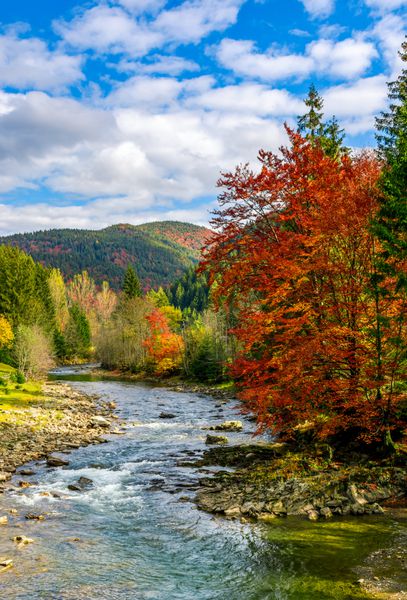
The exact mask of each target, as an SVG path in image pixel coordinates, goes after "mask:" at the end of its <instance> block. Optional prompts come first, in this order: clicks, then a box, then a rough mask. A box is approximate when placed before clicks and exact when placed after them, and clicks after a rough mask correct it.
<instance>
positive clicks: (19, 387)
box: [0, 363, 44, 424]
mask: <svg viewBox="0 0 407 600" xmlns="http://www.w3.org/2000/svg"><path fill="white" fill-rule="evenodd" d="M13 373H16V369H14V368H13V367H11V366H10V365H6V364H4V363H0V377H1V378H2V379H3V380H4V382H5V385H2V386H0V424H1V423H21V422H22V421H24V420H25V415H24V412H26V411H27V412H26V416H27V418H28V417H29V416H32V415H31V408H33V407H34V406H35V405H36V404H38V403H40V402H43V400H44V397H43V395H42V383H40V382H37V381H27V382H25V383H14V382H12V381H10V375H12V374H13Z"/></svg>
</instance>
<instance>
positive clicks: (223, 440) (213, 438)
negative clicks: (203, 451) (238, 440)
mask: <svg viewBox="0 0 407 600" xmlns="http://www.w3.org/2000/svg"><path fill="white" fill-rule="evenodd" d="M228 441H229V440H228V438H227V437H226V436H224V435H210V434H209V433H208V435H207V436H206V439H205V444H207V445H208V446H209V445H216V446H219V445H222V444H227V443H228Z"/></svg>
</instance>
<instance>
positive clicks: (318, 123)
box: [297, 83, 324, 140]
mask: <svg viewBox="0 0 407 600" xmlns="http://www.w3.org/2000/svg"><path fill="white" fill-rule="evenodd" d="M304 104H305V106H307V107H308V109H309V110H308V112H307V113H305V114H304V115H302V116H300V117H298V118H297V124H298V131H299V132H300V133H302V134H303V135H304V136H305V137H307V138H309V139H310V140H314V139H316V138H320V137H321V136H322V134H323V131H324V124H323V121H322V117H323V115H324V113H323V112H322V109H323V106H324V101H323V99H322V97H321V96H320V95H319V93H318V91H317V89H316V87H315V85H314V84H313V83H312V84H311V85H310V88H309V91H308V96H307V97H306V98H305V100H304Z"/></svg>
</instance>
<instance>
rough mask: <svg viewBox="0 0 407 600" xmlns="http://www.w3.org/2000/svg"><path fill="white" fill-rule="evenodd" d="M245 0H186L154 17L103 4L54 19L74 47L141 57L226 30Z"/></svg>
mask: <svg viewBox="0 0 407 600" xmlns="http://www.w3.org/2000/svg"><path fill="white" fill-rule="evenodd" d="M245 1H246V0H186V1H184V2H183V3H182V4H180V5H178V6H176V7H174V8H171V9H168V10H162V11H161V12H159V14H158V15H157V16H156V18H155V19H153V20H150V21H146V20H145V19H141V18H137V15H130V14H129V13H128V12H127V11H126V10H124V9H123V8H121V7H119V6H108V5H105V4H101V5H97V6H94V7H93V8H90V9H88V10H84V11H83V12H82V13H80V14H79V15H77V16H76V17H75V18H74V19H73V20H71V21H56V22H54V29H55V31H56V32H57V33H58V34H59V35H60V36H61V37H62V38H63V39H64V40H65V42H66V43H68V44H69V45H70V46H71V47H73V48H77V49H83V50H85V49H89V50H94V51H95V52H97V53H100V54H104V53H111V54H121V53H124V54H130V55H131V56H132V57H139V56H143V55H145V54H147V53H148V52H149V51H150V50H152V49H153V48H159V47H162V46H164V45H165V44H168V43H176V44H186V43H197V42H199V41H200V40H201V39H202V38H204V37H206V36H207V35H208V34H210V33H211V32H213V31H224V30H225V29H226V28H227V27H229V26H230V25H232V24H233V23H235V22H236V20H237V15H238V12H239V8H240V6H241V5H242V4H243V2H245ZM121 4H126V6H127V7H128V8H130V5H132V6H133V8H134V7H136V6H139V7H140V8H141V5H140V3H137V2H135V1H130V0H127V1H126V0H124V1H122V2H121ZM150 4H151V3H150ZM157 6H158V4H157Z"/></svg>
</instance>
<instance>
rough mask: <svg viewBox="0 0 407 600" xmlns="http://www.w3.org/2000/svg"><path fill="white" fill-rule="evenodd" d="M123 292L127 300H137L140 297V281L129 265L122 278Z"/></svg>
mask: <svg viewBox="0 0 407 600" xmlns="http://www.w3.org/2000/svg"><path fill="white" fill-rule="evenodd" d="M123 292H124V294H125V296H127V298H137V297H141V296H142V291H141V285H140V280H139V278H138V276H137V273H136V271H135V269H134V268H133V267H132V266H131V265H129V266H128V267H127V270H126V273H125V276H124V280H123Z"/></svg>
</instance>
